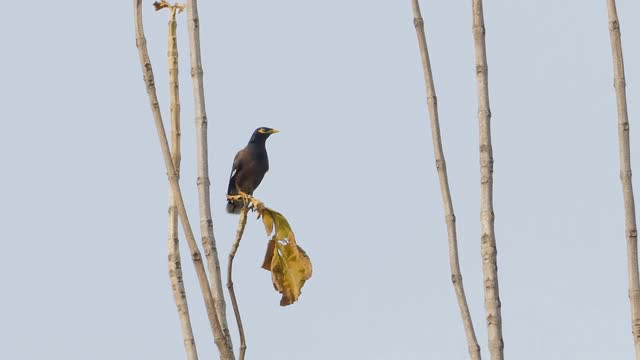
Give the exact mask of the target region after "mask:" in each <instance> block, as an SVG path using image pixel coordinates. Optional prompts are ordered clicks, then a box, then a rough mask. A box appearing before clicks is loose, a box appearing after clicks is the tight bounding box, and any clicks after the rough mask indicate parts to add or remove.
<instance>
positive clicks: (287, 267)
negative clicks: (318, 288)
mask: <svg viewBox="0 0 640 360" xmlns="http://www.w3.org/2000/svg"><path fill="white" fill-rule="evenodd" d="M260 215H261V216H262V222H263V223H264V226H265V230H266V231H267V235H271V234H272V233H274V235H273V237H272V238H271V240H270V241H269V245H268V246H267V252H266V254H265V258H264V262H263V264H262V267H263V268H264V269H266V270H269V271H271V279H272V281H273V286H274V287H275V289H276V290H277V291H278V292H279V293H281V294H282V299H280V305H281V306H286V305H291V304H293V303H294V302H295V301H296V300H298V297H299V296H300V294H301V292H302V291H301V290H302V287H303V286H304V283H305V281H307V280H308V279H309V278H310V277H311V274H312V266H311V259H309V256H307V254H306V253H305V251H304V250H303V249H302V248H301V247H300V246H298V244H296V238H295V236H294V235H293V231H292V230H291V226H290V225H289V222H288V221H287V219H286V218H285V217H284V216H282V214H280V213H279V212H277V211H274V210H271V209H269V208H266V207H265V208H262V209H260ZM274 230H275V231H274Z"/></svg>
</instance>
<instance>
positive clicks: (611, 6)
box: [607, 0, 640, 360]
mask: <svg viewBox="0 0 640 360" xmlns="http://www.w3.org/2000/svg"><path fill="white" fill-rule="evenodd" d="M607 5H608V13H609V35H610V38H611V53H612V57H613V84H614V87H615V89H616V99H617V108H618V139H619V143H620V180H621V182H622V194H623V196H624V213H625V237H626V238H627V267H628V272H629V300H630V305H631V329H632V332H633V343H634V346H635V349H636V359H639V360H640V276H639V275H638V228H637V227H636V207H635V201H634V198H633V184H632V182H631V152H630V150H629V149H630V148H631V145H630V141H629V115H628V113H627V92H626V89H625V76H624V61H623V57H622V39H621V37H620V22H619V21H618V12H617V10H616V2H615V0H608V1H607Z"/></svg>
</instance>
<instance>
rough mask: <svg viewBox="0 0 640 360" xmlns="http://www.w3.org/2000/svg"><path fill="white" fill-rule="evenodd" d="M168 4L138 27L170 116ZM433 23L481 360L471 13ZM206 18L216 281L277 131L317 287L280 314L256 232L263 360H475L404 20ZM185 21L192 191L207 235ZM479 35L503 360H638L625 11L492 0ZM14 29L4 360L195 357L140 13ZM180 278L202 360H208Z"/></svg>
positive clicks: (7, 42)
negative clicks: (241, 175) (233, 192)
mask: <svg viewBox="0 0 640 360" xmlns="http://www.w3.org/2000/svg"><path fill="white" fill-rule="evenodd" d="M151 3H152V2H151V1H145V4H144V10H145V12H146V13H145V27H146V33H147V38H148V41H149V47H150V52H151V57H152V60H153V62H154V70H155V74H156V79H157V83H158V85H159V88H158V90H159V95H160V98H161V106H162V109H163V111H164V114H165V116H168V105H169V103H168V99H167V89H168V86H167V81H166V80H167V75H166V61H167V60H166V46H167V45H166V43H167V40H166V21H167V17H168V14H167V13H166V12H163V13H160V14H155V13H153V12H152V11H151V9H152V6H151ZM422 10H423V16H424V18H425V24H426V28H427V39H428V43H429V47H430V53H431V60H432V65H433V71H434V76H435V82H436V89H437V93H438V100H439V105H440V117H441V119H440V120H441V123H442V134H443V138H444V149H445V153H446V157H447V161H448V166H449V175H450V181H451V189H452V192H453V200H454V207H455V210H456V215H457V218H458V225H459V226H458V231H459V246H460V254H461V264H462V271H463V276H464V281H465V285H466V290H467V295H468V300H469V304H470V308H471V313H472V316H473V320H474V322H475V326H476V331H477V334H478V340H479V342H480V344H481V346H482V352H483V355H484V356H485V358H488V351H487V346H486V325H485V322H484V308H483V293H482V271H481V258H480V230H479V191H480V187H479V162H478V126H477V120H476V82H475V73H474V68H475V66H474V58H473V37H472V33H471V2H470V1H449V0H430V1H422ZM618 11H619V15H620V21H621V26H622V39H623V47H624V55H625V60H626V65H627V68H626V71H627V73H626V74H627V84H628V87H627V89H628V100H629V114H630V119H631V130H632V132H631V134H632V151H633V154H632V157H633V166H634V167H635V169H636V170H637V171H640V170H638V169H640V147H639V146H638V144H640V138H639V137H638V134H640V119H638V115H639V114H640V102H639V101H640V100H639V99H640V89H639V87H638V84H639V83H640V66H639V65H638V64H640V47H639V46H638V44H640V38H639V36H640V22H638V21H637V14H638V13H640V3H638V2H637V1H634V0H619V1H618ZM200 17H201V31H202V41H203V43H202V51H203V61H204V71H205V87H206V89H205V91H206V99H207V111H208V115H209V120H210V128H209V138H210V145H211V147H210V156H211V164H210V165H211V180H212V199H213V209H214V213H213V216H214V225H215V236H216V239H217V242H218V247H219V249H220V251H221V254H222V259H223V263H226V256H227V255H226V254H227V253H228V250H229V247H230V243H231V241H232V237H233V235H234V231H235V226H236V221H237V218H236V217H234V216H231V215H227V214H226V213H225V212H224V193H225V190H226V185H227V181H228V176H229V171H230V167H231V162H232V159H233V156H234V154H235V152H236V151H237V150H239V149H240V148H242V147H243V146H244V145H245V143H246V142H247V140H248V138H249V136H250V134H251V132H252V131H253V129H255V128H256V127H258V126H270V127H274V128H277V129H279V130H281V133H279V134H277V135H274V136H272V137H271V138H270V139H269V141H268V144H267V145H268V150H269V155H270V159H271V170H270V172H269V173H268V174H267V176H266V178H265V180H264V181H263V183H262V185H261V186H260V188H259V189H258V191H257V192H256V196H257V197H259V198H260V199H262V200H263V201H264V202H265V203H266V204H267V205H268V206H271V207H273V208H275V209H277V210H279V211H281V212H283V213H284V214H285V215H286V216H287V217H288V219H289V220H290V222H291V224H292V226H293V228H294V231H295V233H296V237H297V239H298V241H299V243H300V244H301V245H302V246H303V247H304V248H305V249H306V250H307V252H308V253H309V255H310V256H311V259H312V261H313V264H314V274H313V277H312V278H311V279H310V280H309V281H308V282H307V284H306V285H305V287H304V289H303V294H302V296H301V298H300V300H299V301H298V302H297V303H296V304H294V305H292V306H290V307H286V308H281V307H280V306H279V305H278V301H279V295H278V294H277V293H276V292H275V291H274V290H273V287H272V285H271V279H270V275H269V273H268V272H266V271H264V270H262V269H260V264H261V261H262V257H263V254H264V250H265V247H266V243H267V237H266V236H265V234H264V230H263V227H262V225H261V224H260V223H259V222H258V221H255V220H254V219H253V218H250V220H249V224H248V226H247V232H246V234H245V238H244V240H243V243H242V245H241V247H240V251H239V254H238V256H237V258H236V259H237V260H236V265H235V269H236V274H235V279H236V281H235V282H236V287H237V292H238V296H239V301H240V306H241V310H242V314H243V320H244V322H245V326H246V331H247V337H248V346H249V348H248V353H247V355H248V358H249V359H260V360H275V359H284V360H298V359H304V360H320V359H323V360H324V359H367V360H392V359H407V360H409V359H447V360H450V359H451V360H456V359H466V358H468V355H467V351H466V343H465V338H464V332H463V329H462V323H461V320H460V317H459V313H458V308H457V304H456V300H455V297H454V292H453V289H452V286H451V284H450V274H449V265H448V255H447V240H446V231H445V224H444V221H443V210H442V204H441V198H440V190H439V188H438V185H437V175H436V172H435V166H434V160H433V151H432V147H431V136H430V131H429V125H428V118H427V111H426V101H425V94H424V84H423V78H422V70H421V65H420V59H419V54H418V46H417V42H416V36H415V32H414V28H413V24H412V14H411V7H410V2H409V1H408V0H405V1H398V0H396V1H364V0H351V1H344V0H325V1H320V2H318V1H315V2H310V1H293V0H289V1H268V2H265V1H253V2H237V1H236V2H233V1H200ZM185 20H186V16H185V14H182V15H181V16H180V17H179V29H178V31H179V41H180V49H181V55H180V56H181V58H180V65H181V66H182V67H181V77H180V78H181V91H182V95H183V96H182V105H183V124H184V130H183V139H184V143H183V144H184V150H183V166H182V168H183V176H182V186H183V190H184V193H185V198H186V201H187V204H188V205H189V209H190V216H191V220H192V223H194V224H197V218H198V217H197V205H196V204H197V194H196V187H195V153H194V151H195V146H194V123H193V119H194V117H193V103H192V100H191V82H190V77H189V64H188V50H187V46H186V45H187V37H186V34H187V32H186V26H185V25H186V21H185ZM485 20H486V28H487V46H488V60H489V83H490V96H491V109H492V113H493V122H492V126H493V141H494V157H495V213H496V223H495V226H496V238H497V244H498V262H499V277H500V292H501V300H502V310H503V312H502V315H503V323H504V341H505V354H506V357H507V358H508V359H518V360H534V359H535V360H538V359H548V360H553V359H582V360H588V359H593V360H601V359H616V360H618V359H631V358H633V346H632V337H631V327H630V320H629V304H628V299H627V272H626V254H625V239H624V223H623V206H622V192H621V185H620V182H619V165H618V145H617V125H616V122H617V118H616V108H615V95H614V90H613V86H612V83H613V80H612V66H611V50H610V45H609V34H608V25H607V11H606V1H604V0H602V1H585V0H567V1H551V0H540V1H524V0H498V1H487V2H486V4H485ZM0 31H1V32H2V34H4V36H3V44H2V48H3V50H2V57H1V58H0V59H1V60H0V63H1V64H2V66H0V76H1V81H0V99H2V106H0V118H1V119H2V125H3V130H2V131H0V158H1V159H2V169H3V171H2V172H3V176H2V180H1V183H2V186H0V198H1V199H2V206H1V207H0V219H2V220H1V221H0V223H1V224H2V227H1V228H2V232H3V236H2V237H3V239H4V240H3V241H2V244H3V248H2V254H3V259H2V261H0V280H1V282H2V288H3V290H2V295H1V296H0V358H2V359H11V360H32V359H71V360H74V359H95V360H102V359H104V360H106V359H181V358H184V350H183V347H182V340H181V337H180V330H179V324H178V319H177V315H176V311H175V305H174V303H173V298H172V296H171V292H170V287H169V281H168V275H167V261H166V251H167V250H166V238H167V234H166V220H167V209H166V207H167V194H168V186H167V181H166V177H165V169H164V164H163V161H162V158H161V154H160V151H159V146H158V140H157V139H156V134H155V130H154V127H153V122H152V117H151V113H150V110H149V104H148V100H147V95H146V93H145V90H144V85H143V81H142V74H141V71H140V64H139V62H138V56H137V53H136V48H135V41H134V33H133V20H132V2H131V1H124V0H121V1H112V2H97V1H78V0H76V1H68V2H64V3H60V2H44V1H43V2H38V4H37V5H36V4H34V3H32V2H25V1H17V2H12V3H11V6H10V7H6V8H5V16H4V17H3V21H2V22H0ZM636 120H638V121H636ZM638 187H640V184H638V183H637V181H636V189H637V188H638ZM636 195H637V196H638V195H639V194H638V192H637V190H636ZM183 263H184V269H185V278H186V285H187V287H188V289H187V290H188V296H189V302H190V303H189V304H190V308H191V312H192V315H193V319H192V321H193V325H194V331H195V333H196V336H197V342H198V349H199V352H200V357H201V359H211V358H215V356H214V354H215V351H216V350H215V347H214V345H213V342H212V336H211V333H210V331H209V328H208V321H207V318H206V315H205V312H204V310H203V304H202V300H201V297H200V295H199V290H198V287H197V283H196V282H195V274H194V271H193V266H192V264H191V262H190V261H188V260H187V259H185V261H184V262H183ZM229 315H230V317H229V322H230V323H234V321H233V317H232V316H231V313H230V314H229ZM232 331H233V334H234V336H235V334H236V333H235V328H234V329H232ZM234 345H235V346H236V347H237V346H238V340H237V337H236V338H235V342H234Z"/></svg>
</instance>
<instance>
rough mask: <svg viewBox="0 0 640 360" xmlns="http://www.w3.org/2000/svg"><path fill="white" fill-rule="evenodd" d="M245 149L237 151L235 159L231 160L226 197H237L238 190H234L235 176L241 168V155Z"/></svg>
mask: <svg viewBox="0 0 640 360" xmlns="http://www.w3.org/2000/svg"><path fill="white" fill-rule="evenodd" d="M244 151H245V149H242V150H240V151H238V153H237V154H236V157H235V158H233V166H231V175H229V188H228V189H227V195H237V194H238V189H236V175H237V174H238V171H240V169H241V168H242V161H241V160H242V154H243V153H244Z"/></svg>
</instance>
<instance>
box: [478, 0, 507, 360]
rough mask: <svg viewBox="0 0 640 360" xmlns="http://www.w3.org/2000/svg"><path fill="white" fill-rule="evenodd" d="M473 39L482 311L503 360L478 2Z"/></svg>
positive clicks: (494, 352) (496, 358)
mask: <svg viewBox="0 0 640 360" xmlns="http://www.w3.org/2000/svg"><path fill="white" fill-rule="evenodd" d="M472 7H473V37H474V43H475V53H476V77H477V82H478V120H479V122H480V196H481V199H480V223H481V225H482V238H481V240H482V245H481V253H482V272H483V274H484V307H485V312H486V315H487V329H488V336H489V351H490V353H491V359H492V360H502V359H504V341H503V339H502V314H501V309H500V307H501V305H500V292H499V286H498V260H497V252H498V251H497V247H496V236H495V232H494V227H493V223H494V220H495V214H494V212H493V150H492V147H491V110H490V107H489V85H488V67H487V49H486V45H485V28H484V14H483V10H482V0H473V1H472Z"/></svg>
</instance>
